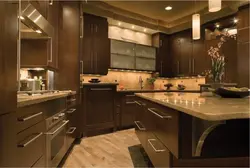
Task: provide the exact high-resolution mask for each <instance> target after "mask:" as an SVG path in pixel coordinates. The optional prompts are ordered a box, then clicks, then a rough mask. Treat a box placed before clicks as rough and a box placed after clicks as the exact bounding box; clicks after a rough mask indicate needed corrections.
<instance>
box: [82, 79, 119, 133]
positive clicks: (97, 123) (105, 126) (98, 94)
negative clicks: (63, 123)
mask: <svg viewBox="0 0 250 168" xmlns="http://www.w3.org/2000/svg"><path fill="white" fill-rule="evenodd" d="M115 93H116V85H109V84H107V85H91V84H90V85H86V86H84V87H83V89H82V97H83V98H82V101H83V102H82V111H81V112H82V113H83V114H84V115H83V119H80V120H78V122H81V123H82V126H84V132H85V134H86V136H92V135H97V134H101V133H105V131H108V130H113V129H115Z"/></svg>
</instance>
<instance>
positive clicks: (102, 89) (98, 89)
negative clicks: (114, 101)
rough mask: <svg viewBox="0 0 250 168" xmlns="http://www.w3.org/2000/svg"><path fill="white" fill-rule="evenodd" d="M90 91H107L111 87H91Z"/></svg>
mask: <svg viewBox="0 0 250 168" xmlns="http://www.w3.org/2000/svg"><path fill="white" fill-rule="evenodd" d="M90 90H92V91H109V90H112V88H91V89H90Z"/></svg>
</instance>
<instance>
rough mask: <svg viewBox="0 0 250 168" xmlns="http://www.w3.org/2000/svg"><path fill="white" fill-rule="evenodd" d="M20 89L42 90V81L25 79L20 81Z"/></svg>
mask: <svg viewBox="0 0 250 168" xmlns="http://www.w3.org/2000/svg"><path fill="white" fill-rule="evenodd" d="M20 83H21V87H20V91H38V90H41V86H40V81H39V80H35V79H23V80H21V81H20Z"/></svg>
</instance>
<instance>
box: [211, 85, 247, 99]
mask: <svg viewBox="0 0 250 168" xmlns="http://www.w3.org/2000/svg"><path fill="white" fill-rule="evenodd" d="M215 93H216V94H217V95H220V96H221V97H223V98H243V97H247V96H249V95H250V92H249V90H248V89H245V90H240V89H239V90H232V89H230V88H226V87H220V88H218V89H216V90H215Z"/></svg>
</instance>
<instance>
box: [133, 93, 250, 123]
mask: <svg viewBox="0 0 250 168" xmlns="http://www.w3.org/2000/svg"><path fill="white" fill-rule="evenodd" d="M135 95H136V96H138V97H140V98H143V99H146V100H149V101H152V102H155V103H157V104H160V105H163V106H165V107H169V108H172V109H174V110H177V111H180V112H183V113H186V114H188V115H191V116H193V117H197V118H200V119H203V120H207V121H223V120H232V119H249V118H250V114H249V113H235V114H228V115H225V114H224V115H221V116H219V117H218V115H213V114H210V115H209V114H204V113H200V112H197V111H194V110H189V109H187V108H183V107H181V106H175V105H173V104H170V103H167V102H164V103H163V102H162V101H159V100H156V99H153V98H149V97H146V96H143V95H141V94H140V93H136V94H135ZM229 115H230V116H229Z"/></svg>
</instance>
